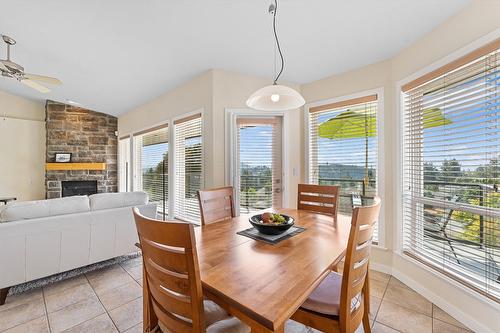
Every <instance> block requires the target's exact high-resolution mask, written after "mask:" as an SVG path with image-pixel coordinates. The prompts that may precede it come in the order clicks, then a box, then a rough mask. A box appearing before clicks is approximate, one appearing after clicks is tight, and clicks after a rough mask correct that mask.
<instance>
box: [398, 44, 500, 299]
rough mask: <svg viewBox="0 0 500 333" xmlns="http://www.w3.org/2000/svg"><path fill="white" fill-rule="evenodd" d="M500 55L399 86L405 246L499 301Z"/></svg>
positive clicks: (417, 256)
mask: <svg viewBox="0 0 500 333" xmlns="http://www.w3.org/2000/svg"><path fill="white" fill-rule="evenodd" d="M499 56H500V54H499V51H498V49H496V51H490V52H488V53H487V54H485V55H481V56H479V57H477V58H475V59H470V60H468V61H469V62H468V63H466V64H463V65H461V66H458V65H457V66H458V68H450V69H449V70H443V72H442V73H441V74H440V75H437V76H436V77H434V78H430V79H429V80H427V81H425V82H422V80H421V81H419V82H418V83H420V84H417V85H416V86H414V87H411V88H409V89H407V90H406V91H404V92H403V97H404V131H403V138H402V139H403V150H404V152H403V155H404V156H403V198H402V201H403V223H404V226H403V240H404V242H403V250H404V253H406V254H407V255H409V256H411V257H413V258H415V259H418V260H420V261H422V262H424V263H426V264H427V265H429V266H431V267H433V268H435V269H436V270H438V271H440V272H442V273H444V274H446V275H448V276H450V277H452V278H454V279H455V280H458V281H460V282H462V283H463V284H465V285H467V286H469V287H471V288H472V289H474V290H476V291H478V292H480V293H482V294H483V295H486V296H488V297H490V298H492V299H494V300H496V301H497V302H498V301H500V193H499V189H498V187H499V184H500V161H499V158H500V156H499V154H500V113H499V103H500V94H499V92H500V89H499V85H500V73H499V71H500V58H499Z"/></svg>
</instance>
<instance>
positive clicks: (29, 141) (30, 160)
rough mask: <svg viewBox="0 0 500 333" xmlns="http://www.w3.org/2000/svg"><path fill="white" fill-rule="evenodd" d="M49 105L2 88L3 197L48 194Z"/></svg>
mask: <svg viewBox="0 0 500 333" xmlns="http://www.w3.org/2000/svg"><path fill="white" fill-rule="evenodd" d="M44 119H45V106H44V104H42V103H38V102H33V101H31V100H27V99H24V98H22V97H18V96H14V95H11V94H8V93H5V92H3V91H0V197H2V196H13V197H17V199H18V200H36V199H44V198H45V121H44Z"/></svg>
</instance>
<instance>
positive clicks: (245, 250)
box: [195, 209, 351, 333]
mask: <svg viewBox="0 0 500 333" xmlns="http://www.w3.org/2000/svg"><path fill="white" fill-rule="evenodd" d="M277 211H278V212H280V213H282V214H287V215H289V216H292V217H293V218H294V219H295V225H297V226H300V227H303V228H305V229H306V230H305V231H303V232H302V233H299V234H297V235H295V236H293V237H291V238H288V239H286V240H283V241H281V242H279V243H278V244H274V245H272V244H268V243H265V242H262V241H258V240H254V239H250V238H248V237H245V236H242V235H238V234H237V232H238V231H242V230H244V229H247V228H249V227H251V225H250V223H249V221H248V218H249V216H248V215H241V216H238V217H235V218H232V219H230V220H225V221H222V222H217V223H213V224H209V225H205V226H202V227H199V228H196V229H195V232H196V247H197V251H198V260H199V264H200V273H201V280H202V285H203V292H204V294H205V295H206V297H207V298H209V299H211V300H213V301H215V302H216V303H217V304H219V305H220V306H221V307H223V308H225V309H226V310H227V311H228V312H229V313H230V314H232V315H233V316H235V317H238V318H239V319H240V320H241V321H243V322H245V323H246V324H247V325H249V326H250V327H251V329H252V332H253V333H255V332H258V333H260V332H284V328H285V323H286V321H287V320H288V319H289V318H290V317H291V316H292V315H293V314H294V312H295V311H296V310H297V309H298V308H299V307H300V305H301V304H302V303H303V302H304V301H305V300H306V299H307V297H308V296H309V294H310V293H311V291H313V290H314V288H316V286H318V284H319V283H320V282H321V281H322V280H323V279H324V278H325V277H326V275H327V274H328V273H329V272H330V270H331V267H332V266H333V265H336V264H337V263H338V262H339V261H340V260H341V259H342V258H343V256H344V253H345V250H346V246H347V240H348V237H349V230H350V222H351V218H350V217H349V216H345V215H341V214H339V215H338V217H337V221H336V222H334V220H333V218H332V217H331V216H327V215H321V214H315V213H312V212H307V211H299V210H296V209H279V210H277Z"/></svg>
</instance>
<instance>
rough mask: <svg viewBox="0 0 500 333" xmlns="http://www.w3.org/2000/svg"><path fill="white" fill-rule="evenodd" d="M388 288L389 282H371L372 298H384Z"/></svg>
mask: <svg viewBox="0 0 500 333" xmlns="http://www.w3.org/2000/svg"><path fill="white" fill-rule="evenodd" d="M386 288H387V282H381V281H378V280H372V281H370V296H375V297H378V298H382V297H383V296H384V293H385V289H386Z"/></svg>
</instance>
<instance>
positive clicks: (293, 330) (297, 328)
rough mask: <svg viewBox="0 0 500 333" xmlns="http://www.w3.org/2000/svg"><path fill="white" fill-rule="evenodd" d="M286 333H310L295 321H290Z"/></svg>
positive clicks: (287, 323)
mask: <svg viewBox="0 0 500 333" xmlns="http://www.w3.org/2000/svg"><path fill="white" fill-rule="evenodd" d="M285 332H286V333H309V331H308V328H307V327H306V326H304V325H302V324H301V323H298V322H296V321H294V320H288V321H287V322H286V326H285Z"/></svg>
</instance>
